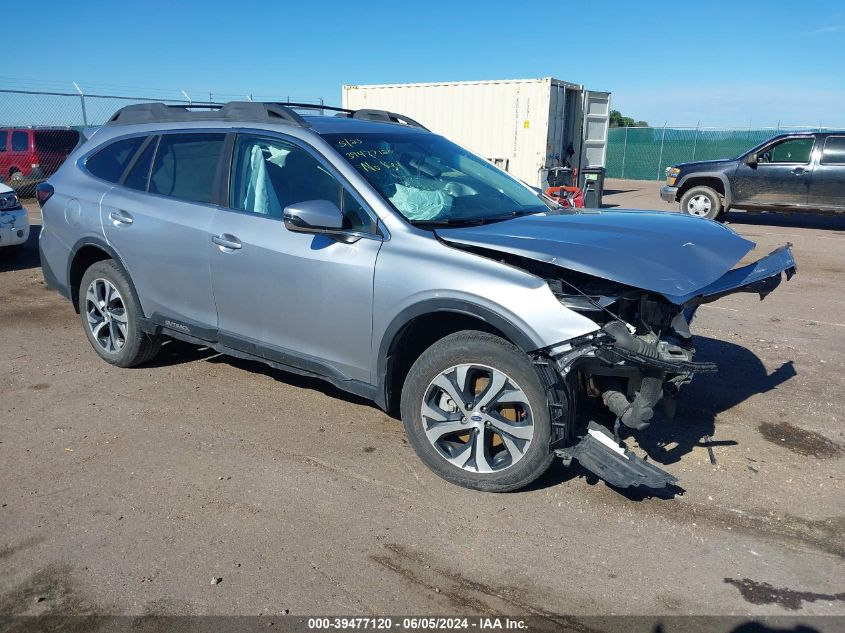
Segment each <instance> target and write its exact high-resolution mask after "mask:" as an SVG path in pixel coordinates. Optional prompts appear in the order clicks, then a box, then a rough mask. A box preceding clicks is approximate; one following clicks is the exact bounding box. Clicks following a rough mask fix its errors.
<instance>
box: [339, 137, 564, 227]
mask: <svg viewBox="0 0 845 633" xmlns="http://www.w3.org/2000/svg"><path fill="white" fill-rule="evenodd" d="M324 138H325V139H326V140H327V141H328V142H329V143H330V144H331V145H332V146H333V147H334V148H335V149H336V150H337V151H338V152H339V153H340V154H341V155H342V156H343V157H344V158H345V159H346V160H347V161H349V163H350V164H351V165H352V166H353V167H354V168H355V169H356V170H357V171H358V172H359V173H360V174H361V175H362V176H363V177H364V178H365V179H366V180H367V181H368V182H369V183H370V184H371V185H372V186H373V187H375V189H376V190H377V191H378V192H379V193H380V194H381V195H382V196H383V197H384V199H385V200H387V201H388V202H389V203H390V204H391V205H392V206H393V208H395V209H396V210H397V211H398V212H399V213H401V214H402V215H403V216H404V217H405V218H406V219H407V220H409V221H410V222H412V223H414V224H433V225H437V224H447V225H448V224H472V223H483V222H492V221H496V220H505V219H508V218H512V217H515V216H518V215H525V214H528V213H541V212H545V211H548V210H549V207H548V206H546V205H545V204H544V203H543V202H542V201H541V200H540V199H539V198H538V197H537V195H536V194H535V193H534V192H533V191H531V190H530V189H528V188H527V187H525V186H524V185H522V184H520V183H519V182H517V181H516V180H514V179H513V178H511V177H510V176H507V175H505V174H503V173H502V172H500V171H499V170H497V169H496V168H494V167H493V166H492V165H491V164H490V163H488V162H487V161H486V160H484V159H483V158H479V157H478V156H475V155H474V154H471V153H470V152H468V151H467V150H465V149H463V148H461V147H459V146H457V145H455V144H454V143H452V142H450V141H447V140H446V139H445V138H443V137H441V136H436V135H434V134H425V133H413V132H404V133H397V134H376V133H370V134H326V135H324Z"/></svg>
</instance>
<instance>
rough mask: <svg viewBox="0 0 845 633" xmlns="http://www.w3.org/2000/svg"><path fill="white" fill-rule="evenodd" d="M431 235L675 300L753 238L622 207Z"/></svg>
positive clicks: (728, 264)
mask: <svg viewBox="0 0 845 633" xmlns="http://www.w3.org/2000/svg"><path fill="white" fill-rule="evenodd" d="M437 235H438V236H439V237H440V238H441V239H443V240H444V241H446V242H449V243H452V244H456V245H459V244H462V245H465V246H470V247H476V248H484V249H488V250H493V251H500V252H503V253H510V254H512V255H518V256H521V257H527V258H529V259H534V260H538V261H543V262H547V263H549V264H554V265H555V266H561V267H562V268H568V269H570V270H574V271H577V272H581V273H586V274H589V275H593V276H595V277H601V278H603V279H608V280H610V281H615V282H618V283H621V284H625V285H628V286H633V287H635V288H641V289H643V290H650V291H652V292H657V293H660V294H662V295H664V296H665V297H666V298H667V299H669V300H670V301H672V302H674V303H683V301H684V299H685V298H688V297H689V295H691V294H692V293H695V292H696V291H698V290H700V289H702V288H705V287H706V286H708V285H710V284H711V283H713V282H714V281H716V280H717V279H719V278H720V277H721V276H722V275H724V274H725V273H726V272H728V271H729V270H731V269H732V268H733V267H734V266H735V265H736V264H737V262H739V260H741V259H742V258H743V257H744V256H745V255H746V253H748V252H749V251H750V250H751V249H752V248H754V246H755V245H754V242H751V241H749V240H746V239H744V238H742V237H740V236H739V235H737V234H736V233H735V232H734V231H732V230H731V229H729V228H728V227H726V226H723V225H722V224H719V223H717V222H712V221H710V220H704V219H702V218H695V217H692V216H687V215H681V214H678V213H661V212H654V211H629V210H622V211H617V210H613V211H588V212H584V213H577V214H560V215H558V214H548V215H531V216H525V217H521V218H514V219H513V220H506V221H504V222H496V223H493V224H486V225H480V226H472V227H464V228H454V229H450V228H443V229H437Z"/></svg>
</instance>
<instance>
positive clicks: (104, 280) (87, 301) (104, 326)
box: [79, 259, 161, 367]
mask: <svg viewBox="0 0 845 633" xmlns="http://www.w3.org/2000/svg"><path fill="white" fill-rule="evenodd" d="M142 314H143V313H142V311H141V304H140V303H139V302H138V297H137V296H136V295H135V292H134V291H133V289H132V284H130V283H129V278H128V277H127V275H126V273H125V272H124V271H123V269H122V268H121V267H120V266H118V265H117V264H116V263H115V262H114V261H113V260H111V259H106V260H102V261H99V262H95V263H93V264H91V266H90V267H89V268H88V270H86V271H85V274H84V275H83V276H82V281H81V283H80V284H79V316H80V317H81V319H82V327H83V329H84V330H85V335H86V336H87V337H88V341H89V342H90V343H91V346H92V347H93V348H94V351H95V352H97V354H98V355H99V356H100V358H102V359H103V360H104V361H106V362H107V363H110V364H112V365H116V366H117V367H134V366H135V365H140V364H142V363H146V362H147V361H149V360H151V359H152V358H153V357H154V356H155V355H156V354H157V353H158V350H159V348H160V347H161V339H160V337H158V336H150V335H149V334H146V333H145V332H143V331H142V330H141V326H140V318H141V315H142Z"/></svg>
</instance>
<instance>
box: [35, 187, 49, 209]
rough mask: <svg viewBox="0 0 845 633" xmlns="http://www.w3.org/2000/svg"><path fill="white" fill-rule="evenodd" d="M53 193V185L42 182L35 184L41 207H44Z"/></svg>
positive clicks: (36, 196) (37, 198)
mask: <svg viewBox="0 0 845 633" xmlns="http://www.w3.org/2000/svg"><path fill="white" fill-rule="evenodd" d="M52 195H53V185H51V184H48V183H46V182H42V183H39V184H37V185H36V186H35V199H36V200H38V206H39V207H42V208H43V207H44V203H45V202H47V201H48V200H49V199H50V197H51V196H52Z"/></svg>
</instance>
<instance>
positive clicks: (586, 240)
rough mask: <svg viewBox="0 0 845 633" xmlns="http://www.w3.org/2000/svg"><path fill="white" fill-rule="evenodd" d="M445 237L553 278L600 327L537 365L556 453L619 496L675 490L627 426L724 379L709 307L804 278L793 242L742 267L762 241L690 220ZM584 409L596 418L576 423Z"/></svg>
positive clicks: (569, 222) (541, 220)
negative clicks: (712, 341) (708, 338)
mask: <svg viewBox="0 0 845 633" xmlns="http://www.w3.org/2000/svg"><path fill="white" fill-rule="evenodd" d="M437 234H438V236H439V237H440V238H441V239H442V240H443V241H444V242H446V243H447V244H450V245H451V246H453V247H455V248H460V249H463V250H467V251H470V252H474V253H476V254H478V255H481V256H483V257H488V258H491V259H496V260H498V261H500V262H502V263H505V264H509V265H511V266H515V267H517V268H520V269H522V270H524V271H526V272H528V273H531V274H533V275H536V276H537V277H540V278H542V279H544V280H545V281H546V284H547V285H548V287H549V288H550V290H551V291H552V293H553V294H554V295H555V296H556V297H557V299H558V300H559V301H560V303H561V304H562V305H563V306H565V307H566V308H568V309H570V310H572V311H575V312H577V313H580V314H582V315H583V316H585V317H587V318H589V319H590V320H591V321H593V322H594V323H595V324H596V326H597V329H596V331H594V332H592V333H591V334H587V335H585V336H579V337H578V338H575V339H572V340H569V341H565V342H562V343H560V344H558V345H552V346H549V347H547V348H545V349H542V350H538V351H537V353H536V358H535V361H536V363H537V364H538V368H539V370H540V374H541V376H543V377H544V379H545V381H546V383H547V392H548V394H549V395H548V399H549V402H550V412H551V417H552V424H553V429H552V430H553V434H552V439H551V446H550V449H551V450H553V451H555V452H557V453H558V454H559V455H560V456H561V457H563V458H564V460H572V459H576V460H578V461H579V462H580V463H581V465H582V466H584V467H585V468H587V469H588V470H591V471H592V472H594V473H595V474H597V475H599V476H600V477H602V478H603V479H605V480H606V481H608V482H609V483H611V484H613V485H615V486H619V487H628V486H647V487H650V488H655V487H656V488H661V487H665V486H669V485H672V484H674V483H675V480H674V478H673V477H672V476H671V475H669V474H668V473H665V472H663V471H661V470H660V469H657V468H655V467H654V466H652V465H650V464H646V463H645V462H644V461H643V460H640V459H639V458H637V457H636V456H635V455H634V454H633V453H631V452H630V451H628V450H625V449H622V448H620V446H619V444H620V443H619V441H618V439H619V437H618V436H619V431H620V430H621V428H622V427H623V426H624V427H627V428H629V429H631V430H632V431H634V432H637V431H641V430H643V429H645V428H646V427H648V426H649V424H650V423H651V420H652V417H653V416H654V412H655V409H656V407H658V406H659V405H662V406H663V407H664V409H665V410H666V412H667V413H668V417H670V418H671V417H672V416H673V413H674V401H675V400H674V399H675V395H676V394H677V393H678V390H679V389H680V388H681V387H682V386H683V385H685V384H686V383H688V382H689V381H690V380H692V378H693V376H694V375H695V374H698V373H712V372H715V371H716V370H717V367H716V365H715V364H714V363H711V362H696V361H695V360H693V357H694V355H695V347H694V343H693V337H692V334H691V332H690V323H691V321H692V319H693V317H694V315H695V312H696V310H697V308H698V306H700V305H701V304H703V303H709V302H711V301H715V300H716V299H719V298H721V297H724V296H725V295H728V294H732V293H737V292H747V293H755V294H758V295H759V296H760V298H761V299H762V298H764V297H765V296H766V295H768V294H769V293H770V292H772V290H774V289H775V288H776V287H777V286H778V285H779V284H780V283H781V281H782V278H783V277H784V275H785V276H786V278H787V279H789V278H791V277H792V275H794V274H795V270H796V268H795V260H794V259H793V256H792V250H791V248H790V245H789V244H787V245H786V246H783V247H781V248H779V249H777V250H775V251H774V252H772V253H770V254H769V255H767V256H766V257H764V258H762V259H760V260H759V261H756V262H754V263H752V264H749V265H747V266H743V267H739V268H734V267H735V266H736V265H737V263H738V262H739V261H740V260H741V259H742V258H743V257H745V256H746V255H747V254H748V253H749V252H750V251H751V250H752V249H753V248H754V243H753V242H751V241H749V240H746V239H745V238H743V237H741V236H739V235H738V234H737V233H735V232H734V231H732V230H731V229H730V228H728V227H726V226H724V225H721V224H718V223H715V222H710V221H702V220H701V219H699V218H691V217H688V216H684V215H682V214H666V213H656V212H640V211H611V212H607V211H603V210H602V211H591V212H589V213H580V214H554V213H550V214H547V215H537V216H527V217H521V218H516V219H514V220H510V221H507V222H500V223H493V224H489V225H483V226H472V227H464V228H456V229H442V230H441V229H438V230H437ZM576 405H577V406H576ZM581 405H586V406H581ZM582 408H583V409H585V410H586V411H585V413H586V415H585V414H584V413H577V414H576V412H577V411H579V410H580V409H582ZM602 418H609V419H608V420H606V422H607V424H606V425H604V426H602V425H600V424H597V422H601V421H602ZM609 429H613V432H612V433H611V432H610V430H609Z"/></svg>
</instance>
